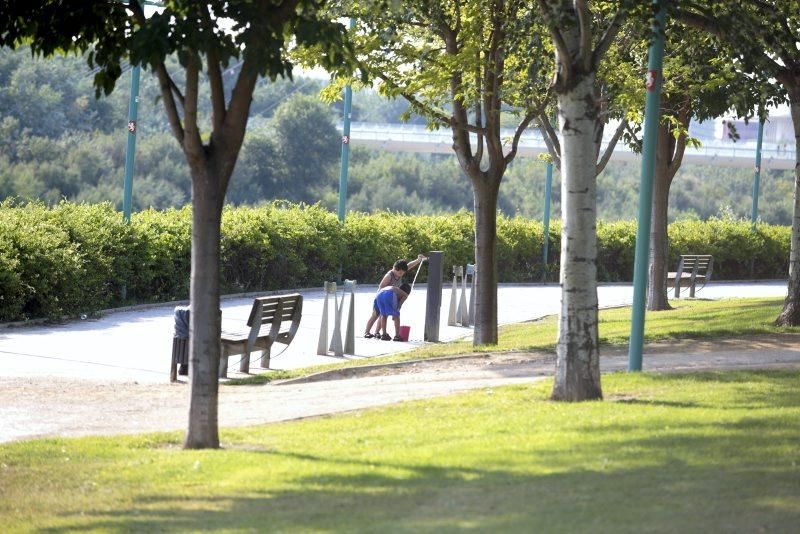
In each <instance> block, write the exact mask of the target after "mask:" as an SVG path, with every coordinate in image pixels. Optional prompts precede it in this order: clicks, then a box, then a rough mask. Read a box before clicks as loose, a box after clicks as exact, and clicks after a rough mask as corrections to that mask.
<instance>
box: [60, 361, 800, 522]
mask: <svg viewBox="0 0 800 534" xmlns="http://www.w3.org/2000/svg"><path fill="white" fill-rule="evenodd" d="M771 377H777V378H779V379H778V380H774V381H772V382H770V383H771V387H770V388H769V389H767V390H765V389H764V388H760V389H761V392H760V393H756V392H754V389H757V388H749V389H748V388H747V387H745V386H746V384H745V383H744V379H745V378H746V379H747V380H749V382H750V383H751V384H752V383H753V382H759V381H769V380H770V378H771ZM796 378H797V374H796V373H793V374H789V375H787V374H786V373H773V372H747V373H727V374H719V373H714V372H711V373H698V374H696V375H693V376H691V377H687V376H686V375H643V376H642V377H641V378H638V377H637V379H636V381H635V382H632V383H631V386H630V388H631V389H632V390H635V389H638V388H641V387H642V385H641V382H640V380H641V381H643V382H645V383H648V382H649V383H651V384H656V385H659V386H660V385H666V386H671V385H674V386H675V387H676V388H678V387H679V386H680V384H679V383H680V382H682V381H686V380H695V381H700V382H709V383H710V382H714V381H716V382H720V383H727V384H734V385H736V384H738V383H739V382H742V385H743V389H741V390H736V391H735V394H734V395H730V397H735V400H734V401H733V402H735V403H736V404H737V405H738V407H739V408H740V409H742V408H745V409H746V411H745V412H744V413H746V414H748V415H747V416H745V417H738V418H737V417H729V418H726V419H723V420H721V421H719V420H717V419H715V418H714V417H713V416H712V417H708V416H707V415H706V416H705V417H699V416H698V415H697V414H699V413H702V412H704V411H706V410H707V409H708V406H706V405H704V404H703V402H702V394H701V397H700V400H699V401H697V402H693V401H691V400H681V399H680V398H678V399H672V398H669V389H667V390H666V393H665V394H664V397H666V398H664V399H656V401H654V402H648V401H647V400H644V399H643V400H638V401H637V402H633V403H632V404H633V405H628V403H621V404H620V405H617V406H616V407H614V408H613V409H611V410H608V411H605V412H603V413H604V416H603V417H605V418H606V419H605V420H603V421H600V422H598V421H597V420H595V419H593V417H592V414H595V413H596V412H595V411H592V409H591V408H592V406H591V404H589V403H587V404H585V405H582V406H584V407H586V410H585V411H577V412H576V414H583V416H578V417H573V418H570V419H568V420H565V421H564V422H563V425H564V426H565V427H567V428H557V429H553V430H552V432H556V433H559V432H561V433H563V435H562V436H561V439H558V440H555V441H554V442H553V443H556V445H554V446H542V445H541V444H540V443H537V440H539V439H541V440H547V439H548V437H549V432H544V431H541V430H540V431H538V432H537V433H533V434H531V433H525V432H524V431H522V430H521V429H520V428H519V427H517V426H513V425H511V426H508V425H506V426H503V424H497V423H496V422H495V421H489V420H487V421H486V425H485V432H487V433H488V432H492V433H496V434H509V435H517V434H519V435H520V436H525V438H521V439H519V440H513V439H510V440H499V441H495V442H493V443H492V446H491V447H485V446H484V447H483V448H481V440H477V441H475V440H469V441H465V442H464V445H463V446H464V447H474V449H469V453H470V454H467V455H466V456H463V455H462V456H459V460H457V461H452V460H449V459H448V456H447V453H446V452H442V451H447V450H448V448H447V447H452V446H455V445H453V444H452V443H447V438H445V437H442V438H440V440H433V442H435V443H437V445H431V441H430V440H426V439H423V438H417V437H416V436H414V435H409V439H408V442H407V445H406V447H407V448H410V449H411V450H412V452H413V454H412V455H411V457H412V458H417V460H405V461H403V462H398V461H392V460H391V458H392V457H393V456H394V455H393V450H392V448H391V446H387V445H384V446H383V447H384V448H378V449H376V450H370V449H358V450H355V448H353V449H350V450H349V452H347V453H339V454H330V455H325V454H324V453H316V452H315V453H309V452H305V451H304V450H302V449H301V450H297V451H289V450H281V449H279V448H269V449H257V448H253V449H249V450H248V451H247V454H250V455H251V456H249V457H248V458H249V460H248V465H250V466H252V467H253V468H255V467H258V468H259V469H258V470H257V471H256V470H255V469H248V466H247V465H245V466H244V467H242V466H241V464H240V463H236V462H232V463H231V464H230V465H232V466H235V467H232V468H231V470H230V471H222V472H221V473H222V474H220V475H218V478H215V479H214V480H213V484H210V485H209V489H203V488H201V489H200V490H199V491H197V486H196V484H200V482H195V483H192V484H193V485H187V486H185V489H186V491H187V493H188V495H166V494H164V493H163V492H159V491H157V490H156V491H153V492H150V493H144V494H141V495H139V496H138V497H133V498H132V499H131V501H130V502H129V503H119V504H118V508H116V509H115V510H114V511H110V512H107V511H105V510H103V509H95V510H85V511H84V514H85V515H84V516H82V517H77V516H75V515H70V516H63V517H61V518H60V521H61V522H62V524H61V526H60V527H59V528H58V529H51V530H49V531H51V532H63V531H68V530H75V531H78V530H80V531H83V530H91V529H98V530H114V531H117V530H126V531H130V530H132V531H197V530H216V529H222V530H254V531H307V530H324V531H348V532H351V531H355V532H362V531H363V532H412V531H413V532H433V531H436V532H441V531H444V532H447V531H460V530H467V529H469V530H476V531H498V532H507V531H509V532H530V531H538V532H579V531H589V532H642V531H647V532H683V531H687V532H705V531H709V532H719V531H736V532H758V531H768V532H769V531H779V532H782V531H787V532H788V531H795V530H796V526H797V524H800V485H798V476H799V475H800V472H799V471H798V468H797V465H796V463H797V462H798V460H800V458H799V457H798V452H797V451H798V449H797V442H798V440H800V430H798V428H797V425H796V424H789V422H788V418H789V412H788V410H786V409H785V408H788V407H792V406H794V407H796V406H798V404H799V403H800V394H798V389H797V387H796ZM645 386H647V384H645ZM626 387H627V386H626ZM644 389H645V390H646V389H647V387H645V388H644ZM651 391H652V390H651ZM620 394H623V393H620ZM634 400H636V399H634ZM709 406H711V404H709ZM553 407H554V404H550V403H548V404H546V405H537V406H536V407H535V409H534V411H541V410H544V409H547V408H553ZM664 408H667V409H674V408H678V413H677V414H676V413H675V411H674V410H671V413H669V414H668V413H667V411H668V410H664ZM724 408H725V407H724V406H719V405H718V404H717V405H716V406H714V409H723V410H724ZM559 409H560V408H559ZM645 412H650V413H645ZM751 413H752V415H750V414H751ZM523 419H524V418H523ZM515 421H516V419H515ZM517 424H518V423H517ZM637 425H639V426H637ZM642 428H644V429H645V432H644V434H643V433H642ZM600 429H602V431H600ZM419 431H420V432H422V433H424V432H426V429H425V428H424V427H423V428H421V429H420V430H419ZM637 431H638V432H639V433H638V434H636V433H635V432H637ZM443 442H444V443H447V445H446V446H445V445H443V444H442V443H443ZM235 445H236V444H234V446H235ZM397 446H398V447H399V446H400V445H399V444H398V445H397ZM434 446H436V447H437V449H435V450H434V449H428V448H426V447H434ZM354 447H355V444H354ZM438 447H443V448H442V449H439V448H438ZM317 450H319V449H317ZM359 451H364V452H359ZM206 461H207V462H208V461H212V459H208V460H206ZM219 461H224V457H219ZM271 464H274V465H276V466H277V465H283V466H286V465H296V467H295V469H297V471H298V472H303V473H312V474H310V475H308V474H304V475H297V476H294V477H292V476H291V475H289V476H288V478H283V479H280V477H277V478H276V480H277V481H276V482H275V483H274V484H269V483H265V480H264V477H265V476H266V477H269V474H270V470H269V469H268V468H264V466H270V465H271ZM284 477H286V475H284ZM267 482H268V481H267ZM194 494H198V495H199V496H195V495H194Z"/></svg>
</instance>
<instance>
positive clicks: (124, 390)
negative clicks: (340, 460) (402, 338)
mask: <svg viewBox="0 0 800 534" xmlns="http://www.w3.org/2000/svg"><path fill="white" fill-rule="evenodd" d="M554 362H555V358H554V356H553V355H549V354H540V353H513V354H496V355H480V356H468V357H459V358H449V359H439V360H427V361H422V362H416V363H406V364H402V365H397V364H395V365H391V366H375V367H367V368H358V369H349V370H342V371H335V372H328V373H325V374H323V375H315V376H311V377H307V378H304V379H299V380H293V381H287V382H283V383H276V384H270V385H259V386H228V385H223V386H222V387H221V388H220V404H219V421H220V426H222V427H226V426H243V425H252V424H261V423H270V422H275V421H284V420H290V419H297V418H303V417H314V416H320V415H325V414H331V413H338V412H346V411H351V410H358V409H363V408H368V407H372V406H381V405H386V404H392V403H395V402H400V401H404V400H411V399H422V398H429V397H435V396H440V395H447V394H450V393H455V392H458V391H464V390H468V389H475V388H481V387H493V386H499V385H505V384H514V383H531V382H533V381H534V380H536V379H540V378H542V377H545V376H551V375H552V373H553V369H554ZM627 363H628V356H627V353H626V352H625V351H623V350H604V351H603V352H602V357H601V368H602V370H603V372H613V371H618V370H624V369H626V368H627ZM776 367H780V368H787V367H788V368H796V369H800V336H797V335H785V336H770V337H755V338H748V339H728V340H722V341H719V340H717V341H713V342H707V341H706V342H694V341H684V342H675V343H664V344H656V345H648V347H647V348H646V350H645V356H644V368H645V370H646V371H667V370H670V371H672V370H677V371H682V370H683V371H688V370H702V369H750V368H776ZM188 394H189V387H188V385H187V384H186V383H176V384H168V383H165V384H136V383H97V382H93V381H87V380H72V379H54V378H48V379H42V378H35V379H31V378H0V442H6V441H14V440H20V439H29V438H34V437H44V436H82V435H95V434H97V435H109V434H131V433H139V432H150V431H162V430H183V429H184V428H185V425H186V416H187V406H188Z"/></svg>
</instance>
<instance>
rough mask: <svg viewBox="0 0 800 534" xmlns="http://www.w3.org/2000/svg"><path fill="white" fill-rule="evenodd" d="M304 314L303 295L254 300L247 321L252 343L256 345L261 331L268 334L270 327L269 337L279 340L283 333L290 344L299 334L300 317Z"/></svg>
mask: <svg viewBox="0 0 800 534" xmlns="http://www.w3.org/2000/svg"><path fill="white" fill-rule="evenodd" d="M302 314H303V295H301V294H299V293H289V294H287V295H274V296H270V297H258V298H256V299H254V300H253V308H252V309H251V310H250V317H249V318H248V319H247V326H249V327H250V338H251V339H250V340H249V341H250V343H251V344H252V343H255V340H256V338H257V337H258V336H259V333H260V332H261V331H264V332H265V333H266V328H263V330H262V327H266V326H268V325H269V337H270V338H272V340H273V341H275V340H277V339H278V334H279V333H283V334H284V336H283V337H284V338H285V340H286V341H287V343H288V342H290V341H291V340H292V339H293V338H294V336H295V334H296V333H297V327H298V326H299V325H300V317H301V316H302Z"/></svg>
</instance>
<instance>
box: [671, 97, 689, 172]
mask: <svg viewBox="0 0 800 534" xmlns="http://www.w3.org/2000/svg"><path fill="white" fill-rule="evenodd" d="M690 120H691V102H690V101H689V99H686V100H685V101H684V102H683V105H682V106H681V108H680V110H679V111H678V122H680V124H681V126H682V130H681V133H680V134H679V135H678V139H676V141H675V152H674V154H673V156H672V159H671V160H670V162H669V164H668V165H667V176H668V177H669V180H670V182H671V181H672V178H674V177H675V174H676V173H677V172H678V169H680V167H681V163H683V154H684V153H685V151H686V137H687V130H688V128H689V121H690Z"/></svg>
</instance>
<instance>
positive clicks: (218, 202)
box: [184, 164, 223, 449]
mask: <svg viewBox="0 0 800 534" xmlns="http://www.w3.org/2000/svg"><path fill="white" fill-rule="evenodd" d="M219 174H220V173H218V172H215V171H214V170H213V166H211V165H208V164H205V165H192V275H191V289H190V293H191V315H190V329H191V333H190V345H189V351H190V355H191V356H190V365H189V369H190V371H191V384H192V390H191V399H190V405H189V428H188V431H187V433H186V440H185V442H184V448H187V449H207V448H218V447H219V428H218V424H217V400H218V392H219V379H218V376H219V375H218V372H219V358H220V342H219V338H220V329H221V318H220V311H219V271H220V267H219V261H220V259H219V246H220V222H221V218H222V201H223V199H222V198H220V193H219V190H220V187H219V179H220V178H219Z"/></svg>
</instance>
